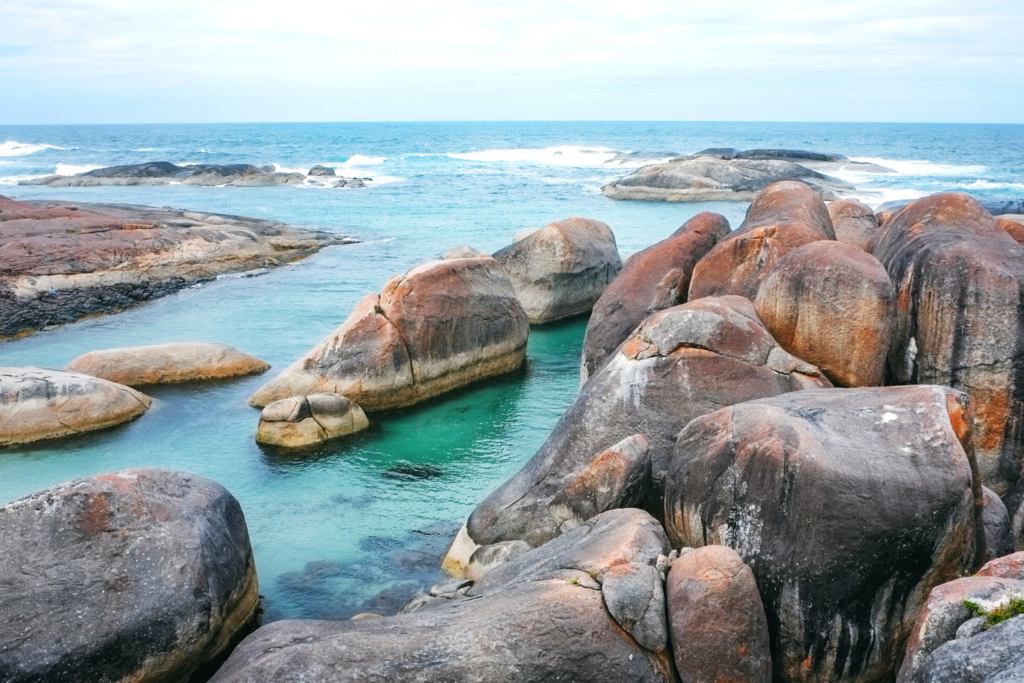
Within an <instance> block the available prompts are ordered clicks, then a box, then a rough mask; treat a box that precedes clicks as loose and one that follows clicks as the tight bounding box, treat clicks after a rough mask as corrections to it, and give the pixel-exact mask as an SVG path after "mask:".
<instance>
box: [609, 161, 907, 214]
mask: <svg viewBox="0 0 1024 683" xmlns="http://www.w3.org/2000/svg"><path fill="white" fill-rule="evenodd" d="M839 171H859V172H862V173H895V171H893V170H892V169H888V168H885V167H882V166H878V165H877V164H870V163H865V162H860V161H851V160H850V159H847V158H846V157H844V156H842V155H839V154H818V153H815V152H804V151H799V150H785V149H752V150H748V151H744V152H741V151H739V150H735V149H706V150H704V151H702V152H698V153H696V154H693V155H691V156H685V157H677V158H675V159H671V160H669V161H668V162H666V163H661V164H652V165H650V166H644V167H642V168H640V169H638V170H636V171H634V172H633V173H631V174H630V175H628V176H626V177H625V178H619V179H618V180H616V181H615V182H613V183H610V184H608V185H605V186H604V188H603V191H604V194H605V196H607V197H611V198H612V199H647V200H657V201H670V202H705V201H718V200H732V201H750V200H751V199H753V198H754V196H755V195H757V193H758V192H760V191H761V190H763V189H765V188H766V187H768V186H769V185H771V184H772V183H777V182H779V181H783V180H793V181H797V182H800V183H804V184H805V185H807V186H808V187H810V188H811V189H812V190H813V191H814V192H815V193H816V194H818V195H819V196H821V197H822V198H824V199H836V198H837V197H838V196H839V195H842V194H844V193H849V192H852V191H853V190H854V189H855V188H854V186H853V185H851V184H850V183H848V182H846V181H844V180H840V179H839V178H835V177H832V176H829V175H826V174H827V173H836V172H839Z"/></svg>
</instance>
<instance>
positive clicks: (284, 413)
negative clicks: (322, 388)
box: [256, 394, 370, 448]
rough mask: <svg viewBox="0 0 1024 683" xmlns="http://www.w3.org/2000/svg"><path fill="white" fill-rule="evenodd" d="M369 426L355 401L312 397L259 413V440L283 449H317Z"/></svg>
mask: <svg viewBox="0 0 1024 683" xmlns="http://www.w3.org/2000/svg"><path fill="white" fill-rule="evenodd" d="M369 426H370V421H369V420H367V419H366V414H365V413H364V412H363V409H362V408H360V407H359V405H358V404H356V403H355V402H354V401H351V400H349V399H347V398H345V397H344V396H339V395H338V394H310V395H309V396H293V397H291V398H283V399H281V400H280V401H274V402H273V403H271V404H270V405H268V406H267V407H266V408H264V409H263V412H262V413H260V423H259V426H258V427H257V428H256V441H258V442H260V443H264V444H267V445H270V446H281V447H283V448H302V447H305V446H315V445H317V444H321V443H323V442H325V441H329V440H330V439H337V438H339V437H342V436H348V435H349V434H355V433H356V432H359V431H362V430H364V429H366V428H367V427H369Z"/></svg>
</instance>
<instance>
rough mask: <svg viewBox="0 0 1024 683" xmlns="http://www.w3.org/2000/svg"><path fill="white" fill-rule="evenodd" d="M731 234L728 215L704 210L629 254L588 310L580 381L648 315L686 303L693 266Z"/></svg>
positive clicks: (596, 367)
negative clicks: (658, 240) (588, 320)
mask: <svg viewBox="0 0 1024 683" xmlns="http://www.w3.org/2000/svg"><path fill="white" fill-rule="evenodd" d="M728 234H729V221H727V220H726V219H725V218H724V217H722V216H719V215H718V214H717V213H701V214H698V215H696V216H694V217H693V218H691V219H690V220H688V221H686V223H685V224H684V225H683V227H681V228H679V229H678V230H676V231H675V232H674V233H672V235H671V236H670V237H668V238H667V239H664V240H662V241H661V242H658V243H657V244H655V245H654V246H651V247H648V248H646V249H644V250H643V251H641V252H637V253H636V254H633V255H632V256H630V257H629V259H628V260H627V261H626V265H625V266H624V267H623V268H622V271H621V272H620V273H619V274H618V276H617V277H616V278H615V279H614V280H613V281H612V283H611V284H610V285H608V289H606V290H605V291H604V294H602V295H601V298H600V299H598V300H597V303H596V304H594V310H593V312H592V313H591V314H590V322H589V323H587V334H586V337H585V338H584V340H583V364H582V367H581V375H582V376H581V381H583V382H585V381H586V380H587V377H589V376H590V375H593V374H594V373H595V372H597V370H598V369H599V368H600V367H601V366H603V365H604V363H605V361H606V359H607V358H608V357H609V356H610V355H611V354H612V353H613V352H614V351H615V349H616V348H618V346H619V344H621V343H622V342H623V341H624V340H625V339H626V337H628V336H629V333H630V332H632V331H633V330H634V329H636V326H637V325H639V324H640V323H641V322H642V321H643V319H644V318H646V317H647V316H649V315H651V314H652V313H655V312H657V311H660V310H663V309H665V308H669V307H671V306H678V305H679V304H682V303H686V295H687V292H688V291H689V289H690V276H691V275H692V274H693V268H694V266H696V265H697V262H698V261H699V260H700V259H701V258H702V257H703V256H704V255H705V254H706V253H707V252H708V251H709V250H710V249H711V248H712V247H714V246H715V245H716V244H718V242H719V240H721V239H723V238H724V237H726V236H727V235H728Z"/></svg>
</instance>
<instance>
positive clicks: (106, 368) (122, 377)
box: [66, 342, 270, 387]
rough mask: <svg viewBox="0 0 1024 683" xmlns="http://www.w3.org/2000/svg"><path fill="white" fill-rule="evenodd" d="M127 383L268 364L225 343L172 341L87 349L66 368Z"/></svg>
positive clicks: (228, 373)
mask: <svg viewBox="0 0 1024 683" xmlns="http://www.w3.org/2000/svg"><path fill="white" fill-rule="evenodd" d="M66 369H67V370H69V371H71V372H79V373H82V374H83V375H92V376H93V377H99V378H101V379H106V380H110V381H111V382H117V383H118V384H124V385H126V386H129V387H140V386H146V385H147V384H168V383H172V382H195V381H200V380H210V379H226V378H228V377H239V376H241V375H251V374H254V373H258V372H264V371H266V370H269V369H270V366H269V365H267V364H266V363H264V362H263V361H261V360H260V359H259V358H254V357H253V356H250V355H249V354H247V353H243V352H241V351H239V350H238V349H235V348H232V347H230V346H227V345H225V344H207V343H201V342H175V343H170V344H154V345H152V346H130V347H126V348H121V349H103V350H101V351H90V352H89V353H86V354H84V355H81V356H79V357H78V358H76V359H74V360H73V361H71V362H70V363H68V366H67V368H66Z"/></svg>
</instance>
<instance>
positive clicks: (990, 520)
mask: <svg viewBox="0 0 1024 683" xmlns="http://www.w3.org/2000/svg"><path fill="white" fill-rule="evenodd" d="M982 491H983V492H984V494H985V514H984V519H985V561H986V562H988V561H989V560H994V559H996V558H997V557H1003V556H1004V555H1009V554H1010V553H1012V552H1013V523H1012V521H1011V520H1010V515H1009V514H1008V513H1007V511H1006V506H1005V505H1003V501H1001V500H999V496H997V495H996V494H995V492H994V491H992V490H991V489H989V488H987V487H983V488H982Z"/></svg>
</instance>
